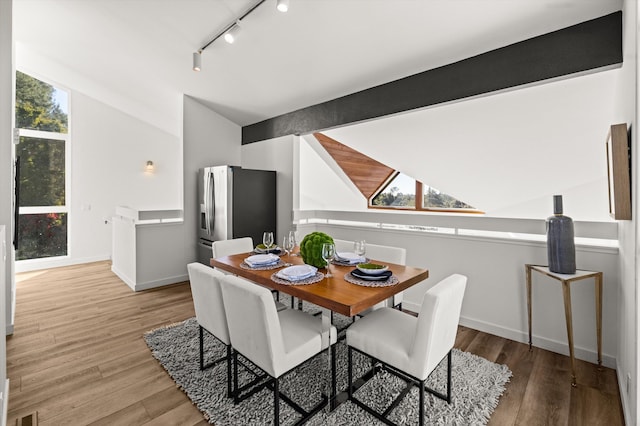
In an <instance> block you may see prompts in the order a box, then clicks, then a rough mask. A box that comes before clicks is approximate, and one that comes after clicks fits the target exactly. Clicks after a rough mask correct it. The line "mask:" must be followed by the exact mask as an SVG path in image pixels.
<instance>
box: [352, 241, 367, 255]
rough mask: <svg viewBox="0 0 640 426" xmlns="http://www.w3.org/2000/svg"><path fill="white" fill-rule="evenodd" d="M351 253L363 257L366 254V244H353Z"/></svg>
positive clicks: (363, 242) (362, 242)
mask: <svg viewBox="0 0 640 426" xmlns="http://www.w3.org/2000/svg"><path fill="white" fill-rule="evenodd" d="M353 251H354V253H355V254H357V255H358V256H364V254H365V253H366V252H367V243H366V242H365V240H360V241H356V242H354V243H353Z"/></svg>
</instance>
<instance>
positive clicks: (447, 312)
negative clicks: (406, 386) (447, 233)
mask: <svg viewBox="0 0 640 426" xmlns="http://www.w3.org/2000/svg"><path fill="white" fill-rule="evenodd" d="M466 286H467V277H465V276H464V275H460V274H453V275H450V276H449V277H447V278H445V279H444V280H442V281H440V282H439V283H438V284H436V285H435V286H433V287H432V288H430V289H429V290H427V292H426V293H425V295H424V298H423V300H422V306H421V308H420V313H419V314H418V323H417V326H416V330H415V337H414V339H413V347H412V348H411V350H410V351H409V357H410V358H411V361H410V363H411V364H413V363H415V364H413V365H414V366H415V367H414V368H415V369H416V370H417V371H416V374H418V375H417V376H416V377H418V378H424V377H426V376H427V375H428V374H430V373H431V371H432V370H433V369H434V368H435V367H436V366H437V365H438V363H439V362H440V361H441V360H442V359H443V358H444V356H445V355H447V353H448V352H449V351H450V350H451V349H452V348H453V345H454V344H455V340H456V333H457V332H458V323H459V321H460V311H461V309H462V299H463V298H464V291H465V288H466ZM418 372H419V373H418ZM420 373H422V374H420Z"/></svg>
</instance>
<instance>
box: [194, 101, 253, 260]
mask: <svg viewBox="0 0 640 426" xmlns="http://www.w3.org/2000/svg"><path fill="white" fill-rule="evenodd" d="M183 121H184V124H183V127H184V138H183V140H184V153H183V155H184V157H183V161H184V166H183V168H184V227H185V233H186V235H187V238H185V241H186V243H185V244H186V246H185V252H186V253H188V256H187V258H188V259H191V260H190V261H191V262H193V261H195V260H196V259H197V252H196V244H197V241H198V240H197V238H198V236H197V235H198V234H197V232H198V231H197V226H198V209H199V206H198V205H197V199H198V198H197V189H198V186H197V177H198V169H200V168H202V167H207V166H220V165H225V164H228V165H234V166H237V165H241V155H240V140H241V136H242V129H241V127H240V126H238V125H237V124H235V123H233V122H231V121H229V120H227V119H226V118H224V117H222V116H221V115H220V114H218V113H216V112H214V111H212V110H211V109H209V108H207V107H206V106H204V105H203V104H201V103H200V102H198V101H197V100H196V99H194V98H192V97H189V96H185V97H184V116H183ZM185 270H186V266H185Z"/></svg>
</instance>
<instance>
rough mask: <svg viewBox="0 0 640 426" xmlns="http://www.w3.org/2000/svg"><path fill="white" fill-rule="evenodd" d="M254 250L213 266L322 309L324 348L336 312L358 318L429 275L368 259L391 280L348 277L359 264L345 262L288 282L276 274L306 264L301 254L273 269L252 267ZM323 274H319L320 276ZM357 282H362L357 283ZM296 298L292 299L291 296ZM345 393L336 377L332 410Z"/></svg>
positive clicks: (283, 259)
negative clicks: (312, 277)
mask: <svg viewBox="0 0 640 426" xmlns="http://www.w3.org/2000/svg"><path fill="white" fill-rule="evenodd" d="M253 254H255V253H254V252H249V253H240V254H233V255H229V256H222V257H218V258H212V259H211V262H210V264H211V266H213V267H215V268H218V269H220V270H223V271H225V272H228V273H232V274H234V275H237V276H240V277H243V278H246V279H248V280H250V281H253V282H255V283H257V284H260V285H262V286H264V287H267V288H269V289H272V290H278V291H280V292H282V293H285V294H288V295H290V296H292V297H297V298H298V299H300V300H304V301H307V302H310V303H313V304H314V305H317V306H318V307H319V308H320V311H321V313H322V330H323V333H322V347H323V348H329V346H330V343H329V342H330V335H329V330H330V328H331V325H332V324H331V322H332V318H333V313H339V314H342V315H345V316H347V317H355V316H356V315H358V314H360V313H362V312H363V311H365V310H367V309H369V308H371V307H373V306H374V305H376V304H378V303H380V302H382V301H385V300H387V299H389V298H392V297H393V296H394V295H395V294H397V293H400V292H401V291H404V290H407V289H408V288H410V287H412V286H414V285H416V284H418V283H420V282H422V281H424V280H425V279H427V278H428V277H429V270H428V269H425V268H417V267H413V266H405V265H398V264H394V263H389V262H381V261H376V260H375V259H368V261H369V262H374V263H379V264H384V265H386V266H387V267H388V270H389V271H391V273H392V280H391V279H390V281H389V282H390V283H391V282H392V283H393V284H390V285H389V284H385V283H376V282H371V283H369V282H364V281H362V280H357V279H356V280H354V279H353V278H351V277H350V276H349V274H350V273H351V271H353V270H354V268H355V266H356V265H345V264H337V263H332V264H331V265H330V272H331V276H330V277H327V276H326V273H325V272H326V268H319V269H318V272H319V273H322V274H323V276H322V279H320V280H319V281H317V282H315V283H312V284H306V283H298V282H290V283H289V282H287V283H285V281H284V280H279V279H277V277H276V276H275V275H274V274H276V273H277V271H278V270H280V269H282V268H285V267H288V266H293V265H303V264H304V261H303V259H302V257H301V256H299V255H298V256H294V255H291V254H286V255H283V256H280V261H279V262H278V264H277V265H273V267H270V268H262V267H258V268H251V267H249V266H248V265H247V263H246V262H245V259H247V258H248V257H249V256H251V255H253ZM318 277H320V275H318ZM354 282H358V283H359V284H354ZM292 300H293V299H292ZM345 394H346V392H343V393H342V395H341V396H340V397H339V396H338V395H336V389H335V377H334V380H333V384H332V389H330V395H331V398H330V404H329V409H330V410H331V409H334V408H335V407H336V406H337V405H338V404H339V403H341V402H343V401H344V399H345Z"/></svg>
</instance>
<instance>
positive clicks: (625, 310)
mask: <svg viewBox="0 0 640 426" xmlns="http://www.w3.org/2000/svg"><path fill="white" fill-rule="evenodd" d="M623 19H624V22H623V29H624V35H623V48H624V52H623V54H624V56H623V60H624V65H623V67H622V70H621V78H620V80H619V81H618V84H617V85H616V87H615V92H614V93H615V100H616V102H615V105H616V107H615V112H616V115H617V117H618V118H619V122H626V123H628V124H629V126H630V128H631V144H632V145H631V156H632V158H631V167H632V173H631V188H632V189H633V195H632V197H631V203H632V220H631V221H620V222H618V224H619V228H618V234H619V235H620V265H619V268H620V289H619V291H620V293H619V295H618V300H619V305H618V318H617V322H618V330H619V331H618V335H619V337H618V353H619V357H618V360H617V361H618V370H617V373H618V384H619V386H620V397H621V400H622V407H623V411H624V414H625V419H626V421H627V424H638V422H639V421H640V417H639V413H638V383H639V381H640V371H639V370H638V342H639V340H638V332H639V327H638V291H637V282H638V274H639V273H640V271H639V270H638V268H639V265H640V263H639V262H638V248H637V244H638V243H637V242H638V238H639V235H638V232H639V230H638V225H637V223H638V222H637V220H638V219H637V218H638V215H637V211H638V195H639V194H640V191H638V166H637V164H638V160H639V159H640V157H639V156H638V149H637V147H638V130H637V123H638V120H637V114H638V110H637V100H638V87H637V82H638V74H637V73H638V66H637V52H638V50H637V31H638V5H637V2H636V1H635V0H625V2H624V9H623ZM627 382H629V385H628V391H627Z"/></svg>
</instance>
